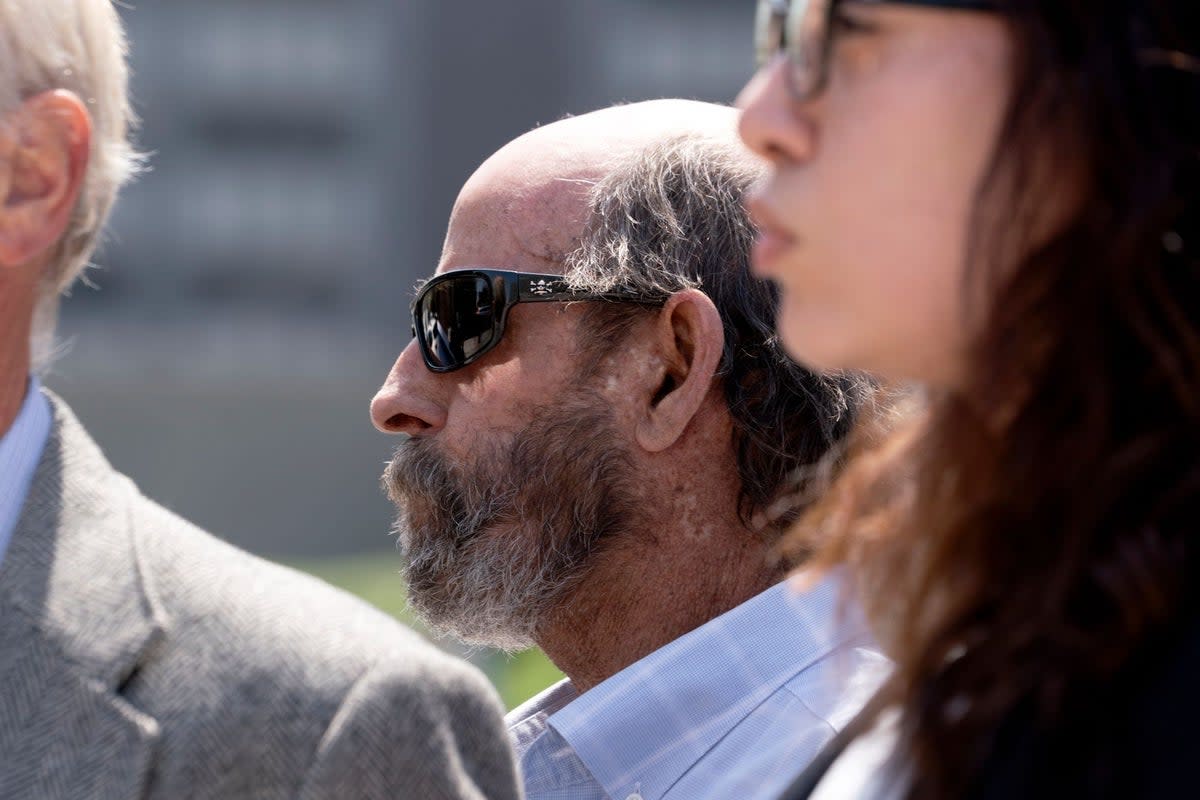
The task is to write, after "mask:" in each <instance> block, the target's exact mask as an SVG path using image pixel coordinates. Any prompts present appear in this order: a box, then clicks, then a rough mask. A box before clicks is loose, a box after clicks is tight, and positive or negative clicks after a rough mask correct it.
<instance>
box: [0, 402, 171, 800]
mask: <svg viewBox="0 0 1200 800" xmlns="http://www.w3.org/2000/svg"><path fill="white" fill-rule="evenodd" d="M51 402H52V405H53V407H54V425H53V429H52V431H51V434H50V438H49V439H48V441H47V442H46V448H45V450H44V452H43V453H42V458H41V462H40V464H39V465H38V470H37V473H36V475H35V477H34V480H33V484H32V486H31V488H30V492H29V496H28V497H27V498H26V502H25V506H24V508H23V510H22V515H21V519H20V521H19V522H18V523H17V528H16V531H15V532H14V534H13V539H12V542H11V544H10V546H9V550H8V552H7V553H6V554H5V556H4V561H3V563H2V564H0V797H26V796H36V797H45V798H58V797H63V798H66V797H72V798H73V797H122V798H134V797H141V796H143V795H144V793H145V786H146V783H147V781H148V779H149V775H150V771H151V764H152V757H153V754H154V748H155V744H156V742H157V740H158V738H159V727H158V724H157V722H156V721H155V720H154V719H153V718H152V717H150V716H148V715H147V714H145V713H143V712H141V711H139V710H138V709H136V708H134V707H133V706H132V705H131V704H130V703H129V702H127V701H126V700H125V699H124V698H123V697H122V696H121V691H122V688H123V686H124V685H125V684H126V682H128V681H129V680H130V679H131V678H132V677H133V676H134V675H135V674H136V671H137V668H138V665H139V663H140V662H141V661H142V660H143V659H144V657H145V656H146V654H147V653H148V651H149V650H150V649H151V648H153V646H154V645H155V644H156V643H157V642H159V641H161V639H162V637H163V632H164V630H165V614H164V613H163V612H162V610H161V607H160V606H159V604H158V603H157V602H156V601H155V599H154V598H153V596H152V594H151V593H150V592H148V591H147V590H146V587H145V582H144V581H143V580H142V569H141V561H140V558H139V552H138V543H137V540H136V536H135V532H134V531H133V530H132V529H131V527H130V524H129V519H130V511H131V503H132V502H133V500H134V499H135V498H136V497H137V494H136V491H137V490H136V489H135V488H134V487H133V486H132V484H130V483H129V482H128V481H127V480H126V479H124V478H123V477H121V476H120V475H118V474H117V473H116V472H115V471H114V470H113V469H112V468H111V467H110V466H109V465H108V463H107V462H106V461H105V459H104V457H103V455H102V454H101V453H100V450H99V448H98V447H97V446H96V445H95V443H94V442H92V440H91V439H90V438H89V437H88V435H87V434H86V432H84V430H83V428H82V426H81V425H80V424H79V422H78V421H77V420H76V419H75V418H74V416H73V415H72V414H71V412H70V411H69V409H67V407H66V405H65V404H63V403H62V401H60V400H58V399H57V398H55V397H53V396H51Z"/></svg>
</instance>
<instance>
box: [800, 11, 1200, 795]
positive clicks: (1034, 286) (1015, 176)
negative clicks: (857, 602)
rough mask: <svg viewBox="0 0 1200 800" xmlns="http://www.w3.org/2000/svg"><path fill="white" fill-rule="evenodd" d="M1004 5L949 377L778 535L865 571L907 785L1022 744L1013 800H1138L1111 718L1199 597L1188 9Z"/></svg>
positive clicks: (1191, 23) (975, 789) (970, 782)
mask: <svg viewBox="0 0 1200 800" xmlns="http://www.w3.org/2000/svg"><path fill="white" fill-rule="evenodd" d="M1001 5H1002V6H1003V9H1004V13H1005V15H1006V19H1007V20H1008V24H1009V27H1010V30H1011V37H1012V41H1013V44H1014V51H1015V57H1014V65H1013V72H1012V79H1011V80H1012V84H1011V85H1012V92H1011V99H1010V101H1009V107H1008V109H1007V112H1006V117H1005V121H1004V125H1003V129H1002V131H1001V133H1000V135H999V137H998V140H997V145H996V149H995V152H994V156H993V160H992V163H991V166H990V169H989V171H988V173H987V175H986V176H985V179H984V181H983V184H982V186H981V188H980V191H979V195H978V198H977V203H976V214H975V224H974V230H973V238H972V251H973V257H972V258H971V259H970V263H971V268H970V270H969V272H968V276H967V285H966V286H964V287H963V291H964V296H966V297H978V296H981V293H980V292H979V288H980V286H982V287H984V288H985V289H986V290H987V291H986V292H985V293H982V295H984V296H987V297H988V308H986V309H985V311H986V320H987V322H986V325H985V326H984V328H983V331H982V333H981V334H980V335H979V336H978V337H977V340H976V341H975V342H974V343H973V349H972V353H971V358H970V366H969V374H968V376H967V379H966V381H965V382H964V385H963V386H961V387H960V388H958V389H956V390H954V391H952V392H947V393H945V394H940V395H932V396H930V397H929V402H928V406H927V410H926V412H925V413H924V415H923V416H922V417H921V418H920V419H919V420H917V421H914V422H912V423H910V424H908V425H906V426H905V427H904V428H903V429H902V430H900V431H898V432H894V433H893V434H892V435H891V436H890V437H888V438H886V439H885V440H884V443H883V444H882V445H879V444H875V445H870V446H862V447H855V448H854V449H855V451H856V452H855V453H854V455H853V457H852V458H851V460H850V463H849V464H848V466H847V468H846V471H845V472H844V474H843V475H842V476H841V478H840V479H839V480H838V481H837V482H836V483H835V485H834V487H833V489H832V490H831V491H830V492H829V493H827V494H826V496H825V499H824V500H823V501H822V502H820V503H818V504H817V505H816V506H815V507H814V508H813V510H812V512H811V514H810V515H808V516H807V517H806V519H805V520H804V522H803V523H802V524H801V526H799V527H798V528H797V532H796V537H797V540H798V541H799V542H801V543H802V546H803V547H804V548H805V549H808V548H811V547H812V546H813V542H814V540H816V541H818V542H819V543H820V544H821V546H822V547H823V548H824V549H823V550H822V553H823V555H822V560H823V561H824V562H826V563H836V562H846V561H848V562H850V563H852V564H854V565H855V568H856V570H857V572H858V574H859V575H860V576H861V579H860V586H859V588H860V591H861V593H862V595H863V600H864V603H865V604H866V607H867V611H868V614H869V615H870V616H871V617H872V618H873V619H874V620H875V621H876V623H877V625H878V626H879V631H880V634H881V637H882V639H883V640H884V642H885V645H886V647H887V649H888V651H889V654H890V655H892V656H893V657H894V658H895V660H896V664H897V668H896V672H895V674H894V677H893V678H892V679H891V681H890V682H889V683H888V684H887V685H886V686H885V688H884V690H883V692H882V693H881V695H880V696H879V698H878V702H877V703H876V704H875V705H874V706H873V707H874V708H875V709H876V710H878V709H881V708H884V707H887V706H889V705H890V706H892V707H898V708H899V709H900V712H901V713H900V718H899V719H900V724H899V734H900V746H899V748H898V751H897V758H898V763H899V764H902V765H903V768H904V769H905V770H906V772H907V774H908V775H910V776H911V778H912V782H911V784H910V786H909V790H908V791H909V795H910V796H911V797H914V798H916V797H920V798H949V797H974V796H979V795H981V794H982V793H983V790H984V788H985V787H984V785H983V784H982V783H981V781H983V779H984V777H985V776H987V775H990V776H991V777H995V772H994V771H993V772H989V771H988V770H989V767H995V766H996V765H997V764H998V763H1001V762H1002V761H1003V759H1004V758H1005V754H1006V753H1007V754H1012V753H1016V752H1018V751H1021V750H1022V747H1023V746H1024V745H1023V744H1022V742H1024V744H1029V743H1030V740H1029V739H1028V738H1023V737H1029V736H1032V737H1033V739H1032V741H1035V742H1036V743H1037V747H1036V748H1033V749H1032V750H1030V751H1028V752H1025V756H1026V757H1028V758H1031V759H1032V763H1030V764H1029V765H1028V766H1030V767H1033V768H1034V769H1035V770H1036V772H1037V775H1039V776H1040V777H1042V778H1045V779H1046V780H1047V783H1045V784H1042V785H1039V786H1036V787H1033V788H1035V789H1037V792H1036V794H1037V796H1043V793H1044V795H1045V796H1051V795H1052V794H1054V793H1055V791H1057V792H1058V794H1057V795H1056V796H1063V797H1079V796H1087V797H1126V796H1135V794H1136V791H1135V792H1134V794H1129V792H1130V791H1131V790H1132V789H1131V787H1130V785H1128V784H1123V783H1122V779H1123V778H1128V777H1129V776H1127V775H1125V776H1123V775H1122V772H1121V770H1122V766H1121V756H1122V746H1121V742H1122V741H1123V738H1122V737H1125V740H1126V741H1127V740H1128V737H1130V736H1131V735H1136V732H1135V731H1132V730H1130V726H1131V725H1132V723H1131V715H1132V714H1133V713H1136V708H1135V706H1136V703H1137V701H1136V699H1135V698H1136V697H1137V696H1138V693H1139V692H1140V691H1143V690H1145V689H1146V688H1147V685H1148V684H1149V683H1152V682H1153V675H1154V670H1155V669H1156V668H1157V667H1159V666H1161V664H1162V663H1164V662H1165V661H1167V660H1168V659H1169V658H1170V654H1171V652H1172V651H1173V648H1176V647H1178V646H1179V643H1180V641H1181V640H1182V637H1185V636H1186V635H1188V633H1189V630H1190V627H1189V626H1191V627H1194V626H1195V623H1196V619H1197V603H1196V598H1197V594H1198V592H1200V575H1197V553H1196V549H1197V534H1196V528H1197V526H1198V525H1200V227H1198V226H1197V221H1198V211H1200V182H1198V180H1197V177H1198V175H1200V61H1198V60H1197V58H1198V57H1200V27H1198V26H1197V19H1196V13H1197V12H1196V10H1193V9H1194V8H1195V4H1194V0H1142V1H1141V2H1135V1H1134V0H1124V2H1122V1H1120V0H1118V1H1117V2H1105V3H1096V2H1086V1H1085V0H1005V2H1003V3H1002V4H1001ZM1048 220H1053V223H1052V229H1049V230H1048V229H1047V224H1048V222H1047V221H1048ZM847 519H848V520H849V522H846V520H847ZM1192 633H1193V635H1194V631H1192ZM1026 788H1029V787H1026ZM993 791H994V789H993ZM1012 796H1024V795H1020V794H1016V795H1012Z"/></svg>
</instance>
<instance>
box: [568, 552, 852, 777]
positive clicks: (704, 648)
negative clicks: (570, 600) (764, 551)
mask: <svg viewBox="0 0 1200 800" xmlns="http://www.w3.org/2000/svg"><path fill="white" fill-rule="evenodd" d="M839 586H840V582H839V581H838V579H837V577H836V575H830V576H827V577H825V578H824V579H823V580H821V581H820V582H818V583H817V584H816V585H815V586H813V587H812V588H810V589H808V590H807V591H804V592H800V591H798V590H797V589H796V587H795V586H794V585H791V584H790V583H786V582H785V583H780V584H777V585H775V586H773V587H771V588H770V589H768V590H767V591H765V592H763V593H762V594H759V595H757V596H756V597H753V598H751V599H750V600H748V601H746V602H745V603H743V604H742V605H740V606H738V607H737V608H734V609H733V610H731V611H728V612H726V613H725V614H723V615H721V616H720V617H717V618H716V619H713V620H710V621H709V622H707V623H705V624H704V625H702V626H701V627H699V628H697V629H696V630H694V631H691V632H690V633H687V634H685V635H684V636H681V637H680V638H678V639H676V640H675V641H673V642H671V643H670V644H668V645H666V646H664V647H662V648H660V649H659V650H656V651H655V652H653V653H651V654H650V655H648V656H646V657H645V658H643V659H642V660H640V661H638V662H636V663H635V664H632V665H630V666H629V667H626V668H625V669H624V670H622V671H621V672H619V673H617V674H616V675H614V676H612V677H611V678H609V679H608V680H606V681H604V682H603V683H601V684H600V685H598V686H596V687H595V688H593V689H591V690H590V691H588V692H585V693H584V694H583V695H581V696H579V697H578V698H577V699H575V700H574V701H573V702H570V703H569V704H568V705H566V706H565V707H564V708H562V709H561V710H560V711H557V712H556V713H553V714H551V716H550V717H549V719H548V724H549V727H551V728H553V729H554V730H555V731H557V732H558V733H559V734H560V735H561V736H562V737H563V738H564V739H565V740H566V741H567V742H568V743H569V744H570V745H571V747H572V748H573V749H574V751H575V752H576V753H577V754H578V756H579V758H580V759H581V760H582V761H583V762H584V764H586V765H587V768H588V769H589V770H590V771H591V773H592V775H593V776H594V777H595V779H596V780H597V781H598V782H599V783H600V784H601V786H603V787H604V790H605V791H606V792H607V793H608V794H609V795H610V796H612V797H618V798H620V797H626V796H627V795H629V794H631V793H633V792H635V791H636V792H639V793H640V794H641V795H642V796H643V797H644V798H645V800H658V798H661V797H662V796H663V794H665V793H666V792H667V790H668V789H670V788H671V786H672V785H673V784H674V783H675V782H676V781H678V780H679V778H680V777H682V776H683V774H684V773H685V772H686V771H687V770H688V769H689V768H690V767H691V766H692V765H693V764H695V763H696V762H697V761H699V760H700V758H701V757H702V756H703V755H704V754H705V753H706V752H707V751H708V750H709V749H710V748H712V747H713V745H715V744H716V743H717V742H718V741H720V739H721V738H722V737H723V736H724V735H725V734H726V733H728V732H729V731H730V730H731V729H732V728H733V727H734V726H735V725H737V723H738V722H740V721H741V720H742V719H743V718H745V717H746V716H747V715H748V714H749V713H750V712H751V711H753V709H754V708H755V707H756V706H758V705H759V704H760V703H762V702H763V701H764V700H765V699H766V698H767V697H768V696H770V695H771V694H772V693H773V692H775V691H777V690H778V689H779V687H780V686H782V685H783V684H785V683H786V682H787V681H788V680H790V679H791V678H792V677H793V676H795V675H796V674H798V673H800V672H802V671H803V670H804V669H806V668H807V667H809V666H810V665H811V664H812V663H814V662H815V661H817V660H820V659H821V658H824V657H825V656H827V655H828V654H829V653H830V651H831V650H833V649H835V648H837V647H839V646H840V645H842V644H844V643H845V642H847V641H849V640H851V639H853V638H856V637H858V636H861V635H862V633H863V631H864V626H863V625H862V623H861V621H859V620H857V619H856V618H854V617H852V616H848V615H844V614H841V613H840V611H841V603H840V596H841V593H840V591H839Z"/></svg>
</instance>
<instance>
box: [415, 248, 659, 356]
mask: <svg viewBox="0 0 1200 800" xmlns="http://www.w3.org/2000/svg"><path fill="white" fill-rule="evenodd" d="M575 300H609V301H616V302H622V303H637V304H640V305H662V302H663V301H662V300H649V299H646V298H643V297H640V296H639V295H637V294H636V293H635V292H634V291H633V290H632V289H623V288H617V289H613V290H611V291H607V292H579V291H575V290H572V289H571V288H570V287H569V286H568V285H567V283H566V281H564V280H563V278H562V276H561V275H543V274H540V273H529V272H513V271H511V270H505V269H463V270H454V271H453V272H446V273H443V274H441V275H438V276H436V277H434V278H431V279H430V280H428V281H426V282H425V284H424V285H422V286H420V288H419V290H418V292H417V296H416V298H415V299H414V300H413V302H412V308H411V310H412V317H413V327H412V335H413V338H414V339H416V340H417V347H418V348H419V349H420V351H421V358H422V359H424V361H425V366H426V367H428V368H429V369H430V370H431V371H432V372H453V371H454V370H456V369H462V368H463V367H465V366H467V365H468V364H470V363H472V362H473V361H475V360H477V359H479V358H481V357H483V355H484V354H486V353H487V352H488V351H489V350H491V349H492V348H493V347H495V346H496V345H498V344H499V343H500V339H501V337H502V336H504V323H505V321H506V320H507V319H508V311H509V309H511V308H512V307H513V306H514V305H516V304H517V303H568V302H572V301H575Z"/></svg>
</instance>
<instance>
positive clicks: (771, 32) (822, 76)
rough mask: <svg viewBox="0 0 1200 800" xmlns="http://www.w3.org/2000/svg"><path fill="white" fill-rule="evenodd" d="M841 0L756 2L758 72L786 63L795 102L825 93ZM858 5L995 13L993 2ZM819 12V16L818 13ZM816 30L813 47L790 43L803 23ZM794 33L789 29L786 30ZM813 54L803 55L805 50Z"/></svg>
mask: <svg viewBox="0 0 1200 800" xmlns="http://www.w3.org/2000/svg"><path fill="white" fill-rule="evenodd" d="M797 2H802V3H804V9H803V10H802V11H800V12H799V14H800V16H801V19H800V20H799V22H793V21H792V20H791V19H790V18H791V16H792V9H793V6H794V5H795V3H797ZM841 2H842V0H758V5H757V7H756V9H755V19H754V51H755V61H756V62H757V64H758V67H759V69H762V68H763V67H766V66H767V65H768V64H770V63H771V62H772V61H774V60H775V59H776V58H777V57H779V56H781V55H782V56H784V57H785V58H786V59H787V61H788V72H787V80H786V83H787V88H788V92H789V93H790V94H791V95H792V98H793V99H794V100H796V101H797V102H804V101H806V100H811V99H812V98H814V97H816V96H818V95H819V94H821V92H823V91H824V90H825V87H826V85H827V84H828V82H829V58H830V53H831V51H832V49H833V25H832V24H831V20H832V18H833V10H834V7H835V6H836V5H840V4H841ZM853 2H855V3H858V4H860V5H907V6H926V7H929V8H944V9H948V10H961V11H998V10H999V4H998V3H997V0H853ZM813 9H815V10H816V13H817V14H818V16H817V17H816V18H814V19H808V17H809V14H808V13H807V12H809V11H810V10H813ZM822 11H823V14H822ZM806 21H807V22H808V26H809V27H811V28H813V29H816V28H817V27H818V26H820V27H821V29H820V30H819V31H817V32H816V35H815V36H812V37H809V38H810V40H815V41H816V43H817V44H816V47H815V48H813V47H803V43H794V42H791V41H790V40H791V39H792V38H803V37H798V36H790V35H789V34H793V35H794V34H795V33H797V32H799V31H803V30H804V28H805V27H806V26H805V24H804V23H805V22H806ZM793 28H794V29H795V30H789V29H793ZM814 49H815V51H816V52H815V53H812V54H811V55H805V53H806V51H808V50H814ZM801 75H811V76H812V77H811V78H809V79H808V80H807V83H808V84H809V85H808V86H804V85H803V84H800V83H799V76H801Z"/></svg>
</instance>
